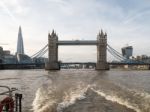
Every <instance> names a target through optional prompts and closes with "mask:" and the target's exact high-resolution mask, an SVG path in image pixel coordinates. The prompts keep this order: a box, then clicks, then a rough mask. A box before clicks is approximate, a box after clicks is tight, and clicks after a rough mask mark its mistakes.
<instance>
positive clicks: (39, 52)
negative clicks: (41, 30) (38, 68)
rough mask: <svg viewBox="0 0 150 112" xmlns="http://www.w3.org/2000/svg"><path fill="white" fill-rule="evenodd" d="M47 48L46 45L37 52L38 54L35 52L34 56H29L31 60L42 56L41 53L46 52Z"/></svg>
mask: <svg viewBox="0 0 150 112" xmlns="http://www.w3.org/2000/svg"><path fill="white" fill-rule="evenodd" d="M47 47H48V44H47V45H45V46H44V47H43V48H42V49H41V50H39V51H38V52H36V53H35V54H33V55H32V56H31V58H35V57H39V56H40V55H41V54H43V52H45V51H46V49H48V48H47Z"/></svg>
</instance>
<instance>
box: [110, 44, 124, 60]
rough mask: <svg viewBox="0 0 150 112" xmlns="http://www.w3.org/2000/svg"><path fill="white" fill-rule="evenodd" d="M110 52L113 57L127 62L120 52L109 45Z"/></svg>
mask: <svg viewBox="0 0 150 112" xmlns="http://www.w3.org/2000/svg"><path fill="white" fill-rule="evenodd" d="M107 50H108V52H109V53H110V54H111V55H113V56H114V57H115V58H117V59H119V60H120V61H123V60H127V58H125V57H123V56H122V55H121V54H120V53H119V52H118V51H116V50H115V49H113V48H112V47H111V46H110V45H109V44H107Z"/></svg>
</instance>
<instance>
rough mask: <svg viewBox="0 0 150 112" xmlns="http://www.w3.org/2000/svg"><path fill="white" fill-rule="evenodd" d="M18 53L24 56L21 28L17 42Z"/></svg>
mask: <svg viewBox="0 0 150 112" xmlns="http://www.w3.org/2000/svg"><path fill="white" fill-rule="evenodd" d="M16 53H17V54H24V45H23V37H22V31H21V26H20V27H19V32H18V42H17V52H16Z"/></svg>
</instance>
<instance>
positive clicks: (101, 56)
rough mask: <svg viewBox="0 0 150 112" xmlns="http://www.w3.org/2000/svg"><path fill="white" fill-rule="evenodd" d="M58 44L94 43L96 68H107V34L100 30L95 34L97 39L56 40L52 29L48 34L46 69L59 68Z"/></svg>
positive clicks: (56, 37)
mask: <svg viewBox="0 0 150 112" xmlns="http://www.w3.org/2000/svg"><path fill="white" fill-rule="evenodd" d="M59 45H96V46H97V64H96V70H108V69H109V65H108V64H107V34H106V33H105V34H104V33H103V31H102V30H101V32H100V33H99V34H98V35H97V40H94V41H93V40H86V41H85V40H73V41H58V36H57V35H56V33H55V32H54V31H52V33H51V34H49V35H48V62H46V64H45V69H46V70H59V69H60V64H59V61H58V46H59Z"/></svg>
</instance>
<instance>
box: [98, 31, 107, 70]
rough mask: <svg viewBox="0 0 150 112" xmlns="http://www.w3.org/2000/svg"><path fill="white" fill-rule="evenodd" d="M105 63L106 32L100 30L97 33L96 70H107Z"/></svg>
mask: <svg viewBox="0 0 150 112" xmlns="http://www.w3.org/2000/svg"><path fill="white" fill-rule="evenodd" d="M108 69H109V65H108V64H107V34H106V33H105V34H104V33H103V31H102V30H101V32H100V33H99V34H98V35H97V64H96V70H108Z"/></svg>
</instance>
